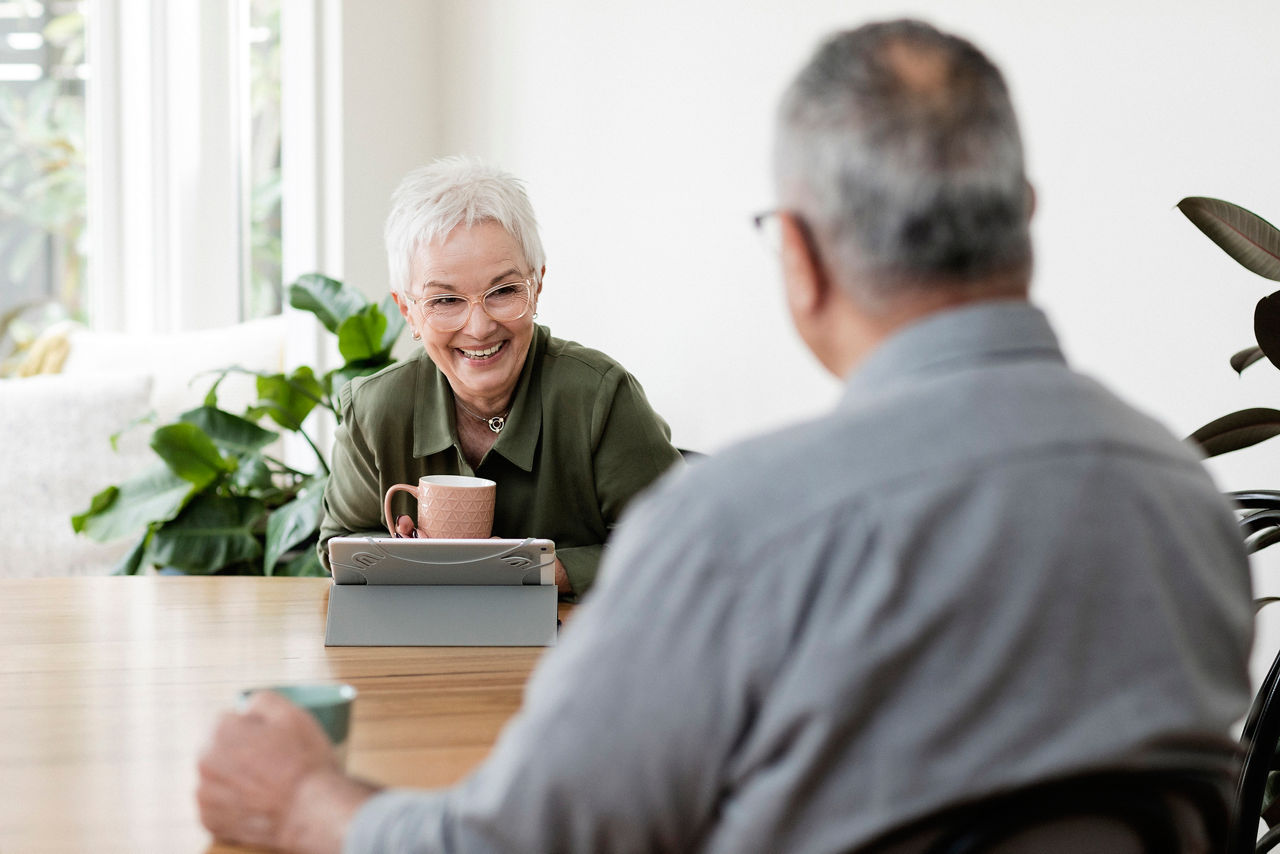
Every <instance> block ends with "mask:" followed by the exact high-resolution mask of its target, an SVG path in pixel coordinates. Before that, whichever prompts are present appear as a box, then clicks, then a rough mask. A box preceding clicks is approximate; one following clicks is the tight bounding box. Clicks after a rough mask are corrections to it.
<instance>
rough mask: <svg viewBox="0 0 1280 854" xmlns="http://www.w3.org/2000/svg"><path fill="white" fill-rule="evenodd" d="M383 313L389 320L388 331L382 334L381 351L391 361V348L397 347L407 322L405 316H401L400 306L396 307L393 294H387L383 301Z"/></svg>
mask: <svg viewBox="0 0 1280 854" xmlns="http://www.w3.org/2000/svg"><path fill="white" fill-rule="evenodd" d="M382 313H383V315H385V316H386V318H387V329H386V331H385V332H383V333H382V346H381V347H380V348H379V349H380V351H381V352H383V353H386V354H387V357H388V359H389V358H390V356H391V348H392V347H394V346H395V343H396V339H397V338H399V337H400V333H401V332H403V331H404V326H405V321H404V316H403V315H402V314H400V306H398V305H396V301H395V298H394V297H393V296H392V295H391V294H387V295H386V297H385V298H384V299H383V300H382Z"/></svg>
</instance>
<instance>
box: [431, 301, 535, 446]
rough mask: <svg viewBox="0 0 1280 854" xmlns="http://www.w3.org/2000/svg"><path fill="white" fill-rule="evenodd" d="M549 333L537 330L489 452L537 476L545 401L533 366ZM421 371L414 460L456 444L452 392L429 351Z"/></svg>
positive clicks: (456, 436) (456, 435)
mask: <svg viewBox="0 0 1280 854" xmlns="http://www.w3.org/2000/svg"><path fill="white" fill-rule="evenodd" d="M550 334H551V333H550V331H549V330H548V329H547V328H546V327H545V326H538V325H535V326H534V333H533V342H532V343H531V344H530V345H529V352H528V354H527V355H526V356H525V360H524V367H523V368H522V369H521V371H520V379H518V380H517V381H516V392H515V397H514V398H513V399H512V403H511V411H510V412H509V413H508V414H507V423H506V426H505V427H503V428H502V432H501V433H500V434H498V439H497V441H495V442H494V443H493V448H492V449H491V450H490V453H497V454H501V455H502V456H503V457H505V458H506V459H507V460H509V461H510V462H511V463H513V464H514V465H516V466H518V467H519V468H521V469H523V470H524V471H533V457H534V452H535V451H536V450H537V446H538V435H539V434H540V433H541V432H542V398H541V395H540V393H539V390H538V388H537V385H538V383H537V378H536V376H535V366H536V365H537V364H538V363H539V362H540V361H541V360H542V353H543V351H544V350H545V349H546V346H547V339H548V338H549V337H550ZM417 358H418V360H419V363H420V370H419V372H418V376H419V380H418V388H417V395H416V402H415V404H414V411H413V455H414V456H415V457H427V456H430V455H431V454H436V453H439V452H440V451H443V450H445V449H447V448H449V447H452V446H456V445H458V433H457V425H456V424H455V423H454V409H453V390H452V389H451V388H450V387H449V381H448V379H446V378H445V375H444V374H443V373H442V372H441V371H440V369H439V368H437V367H436V365H435V362H433V361H431V357H430V356H428V355H427V353H426V351H425V350H424V351H423V352H421V353H419V354H418V357H417Z"/></svg>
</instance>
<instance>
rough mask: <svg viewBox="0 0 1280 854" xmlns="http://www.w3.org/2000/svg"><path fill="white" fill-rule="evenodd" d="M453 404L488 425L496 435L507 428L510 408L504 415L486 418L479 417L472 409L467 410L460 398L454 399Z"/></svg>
mask: <svg viewBox="0 0 1280 854" xmlns="http://www.w3.org/2000/svg"><path fill="white" fill-rule="evenodd" d="M453 402H454V403H456V404H458V408H459V409H461V410H462V411H463V412H465V413H467V414H468V415H470V416H471V417H472V418H474V419H475V420H477V421H479V422H481V423H482V424H488V425H489V429H490V430H492V431H493V432H495V433H501V432H502V428H503V427H506V426H507V416H508V415H509V414H511V409H510V408H508V409H507V411H506V412H504V413H502V414H501V415H495V416H493V417H492V418H485V417H484V416H483V415H479V414H477V413H475V412H472V411H471V410H470V409H467V407H466V406H465V405H464V404H463V403H462V401H461V400H458V398H456V397H455V398H454V399H453Z"/></svg>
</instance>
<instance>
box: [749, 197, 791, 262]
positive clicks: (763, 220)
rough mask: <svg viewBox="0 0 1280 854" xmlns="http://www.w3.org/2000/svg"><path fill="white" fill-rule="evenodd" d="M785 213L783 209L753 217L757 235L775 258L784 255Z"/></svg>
mask: <svg viewBox="0 0 1280 854" xmlns="http://www.w3.org/2000/svg"><path fill="white" fill-rule="evenodd" d="M783 213H784V211H783V210H782V209H781V208H775V209H773V210H770V211H761V212H760V213H758V214H753V215H752V217H751V224H752V225H754V226H755V228H756V234H758V235H760V242H761V243H763V244H764V246H765V248H766V249H768V250H769V252H770V253H771V254H773V255H775V256H777V255H781V254H782V214H783Z"/></svg>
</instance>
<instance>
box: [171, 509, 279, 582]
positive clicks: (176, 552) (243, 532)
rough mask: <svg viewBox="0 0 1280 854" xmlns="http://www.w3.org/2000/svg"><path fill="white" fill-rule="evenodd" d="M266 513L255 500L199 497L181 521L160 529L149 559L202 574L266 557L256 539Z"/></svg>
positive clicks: (179, 516) (181, 515) (176, 520)
mask: <svg viewBox="0 0 1280 854" xmlns="http://www.w3.org/2000/svg"><path fill="white" fill-rule="evenodd" d="M262 513H263V506H262V502H261V501H258V500H257V499H254V498H243V497H228V496H222V495H213V494H209V493H204V494H201V495H198V496H196V497H195V498H194V499H193V500H192V501H191V503H190V504H189V505H187V507H186V508H185V509H184V510H183V511H182V513H180V514H179V515H178V516H177V518H175V519H173V520H172V521H170V522H166V523H165V524H163V525H161V526H160V527H159V528H158V529H156V531H155V534H154V536H153V537H152V539H151V546H150V548H149V549H148V558H149V560H151V562H152V563H154V564H156V565H157V566H174V567H177V568H178V569H181V570H184V571H186V572H190V573H201V574H204V573H211V572H216V571H217V570H218V569H220V568H222V567H223V566H226V565H227V564H230V563H235V562H237V561H245V560H252V559H254V558H256V557H258V555H260V554H261V553H262V547H261V546H260V545H259V544H258V538H257V537H255V536H254V535H253V526H254V523H255V522H257V521H258V519H259V518H260V517H261V516H262Z"/></svg>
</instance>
